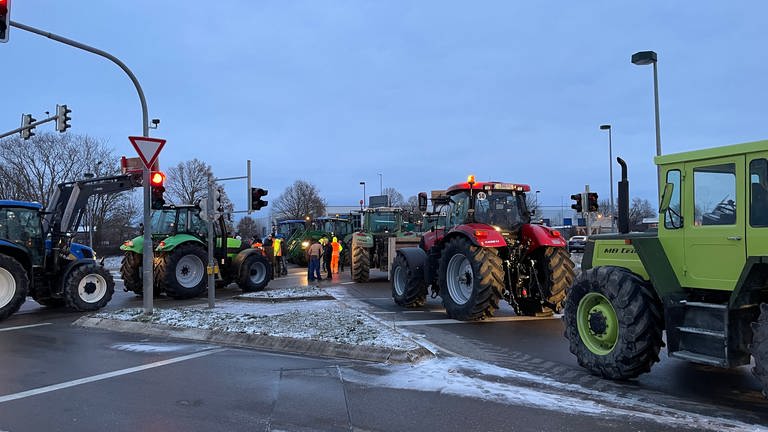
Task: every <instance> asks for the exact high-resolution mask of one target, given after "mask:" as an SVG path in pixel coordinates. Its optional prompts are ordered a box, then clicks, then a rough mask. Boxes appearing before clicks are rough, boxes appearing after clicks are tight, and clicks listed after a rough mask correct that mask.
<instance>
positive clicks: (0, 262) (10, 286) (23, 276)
mask: <svg viewBox="0 0 768 432" xmlns="http://www.w3.org/2000/svg"><path fill="white" fill-rule="evenodd" d="M28 290H29V277H28V276H27V271H26V270H25V269H24V266H22V265H21V263H19V262H18V261H16V260H15V259H14V258H12V257H9V256H8V255H2V254H0V320H4V319H6V318H8V317H9V316H11V315H13V314H14V313H16V311H18V310H19V308H20V307H21V305H22V304H23V303H24V301H25V300H26V299H27V291H28Z"/></svg>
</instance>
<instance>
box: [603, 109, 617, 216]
mask: <svg viewBox="0 0 768 432" xmlns="http://www.w3.org/2000/svg"><path fill="white" fill-rule="evenodd" d="M600 130H607V131H608V172H609V173H610V180H609V181H610V182H611V212H610V213H611V231H613V230H615V228H616V217H615V214H614V210H613V209H614V207H613V145H612V143H611V125H609V124H604V125H600Z"/></svg>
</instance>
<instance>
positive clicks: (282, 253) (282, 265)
mask: <svg viewBox="0 0 768 432" xmlns="http://www.w3.org/2000/svg"><path fill="white" fill-rule="evenodd" d="M277 237H278V238H279V239H280V257H279V258H278V260H277V261H278V265H279V267H280V272H281V275H283V276H287V275H288V267H287V266H286V265H285V239H283V237H282V236H281V235H277Z"/></svg>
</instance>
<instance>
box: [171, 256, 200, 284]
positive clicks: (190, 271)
mask: <svg viewBox="0 0 768 432" xmlns="http://www.w3.org/2000/svg"><path fill="white" fill-rule="evenodd" d="M204 270H205V266H204V265H203V261H202V260H201V259H200V257H198V256H197V255H185V256H183V257H182V258H181V259H180V260H179V263H178V264H177V265H176V280H177V281H179V285H181V286H183V287H185V288H192V287H194V286H196V285H197V284H199V283H200V281H201V280H203V273H204Z"/></svg>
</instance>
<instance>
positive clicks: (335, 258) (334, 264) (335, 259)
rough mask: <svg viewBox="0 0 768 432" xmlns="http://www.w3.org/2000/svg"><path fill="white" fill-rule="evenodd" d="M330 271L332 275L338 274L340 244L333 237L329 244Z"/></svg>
mask: <svg viewBox="0 0 768 432" xmlns="http://www.w3.org/2000/svg"><path fill="white" fill-rule="evenodd" d="M331 248H332V251H333V252H331V271H332V272H333V273H338V272H339V254H340V253H341V249H342V247H341V243H339V240H338V239H337V238H336V237H334V238H333V241H332V242H331Z"/></svg>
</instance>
